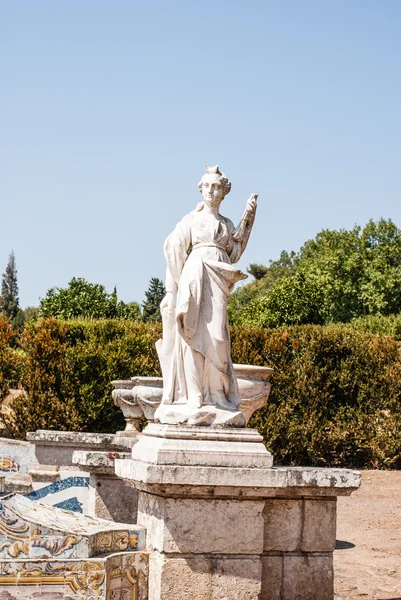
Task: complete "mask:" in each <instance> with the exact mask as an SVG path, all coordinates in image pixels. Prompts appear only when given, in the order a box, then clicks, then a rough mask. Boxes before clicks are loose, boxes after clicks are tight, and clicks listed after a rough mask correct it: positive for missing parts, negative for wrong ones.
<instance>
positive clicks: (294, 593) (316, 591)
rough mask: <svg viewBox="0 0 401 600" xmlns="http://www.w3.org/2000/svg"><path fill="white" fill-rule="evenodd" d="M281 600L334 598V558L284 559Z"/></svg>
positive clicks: (329, 556)
mask: <svg viewBox="0 0 401 600" xmlns="http://www.w3.org/2000/svg"><path fill="white" fill-rule="evenodd" d="M283 569H284V571H283V588H282V596H281V597H280V599H281V600H330V599H332V598H333V594H334V589H333V556H332V555H331V554H326V555H324V554H323V555H322V554H320V555H311V554H309V555H299V556H297V555H292V556H291V555H287V556H284V557H283Z"/></svg>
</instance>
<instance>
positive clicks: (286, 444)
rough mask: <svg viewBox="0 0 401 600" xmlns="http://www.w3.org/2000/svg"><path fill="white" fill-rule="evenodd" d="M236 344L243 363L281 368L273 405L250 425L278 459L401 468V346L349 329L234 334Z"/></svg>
mask: <svg viewBox="0 0 401 600" xmlns="http://www.w3.org/2000/svg"><path fill="white" fill-rule="evenodd" d="M232 338H233V340H232V351H233V358H234V360H235V361H236V362H245V363H246V362H251V363H252V364H260V365H269V366H272V367H273V368H274V369H275V371H274V374H273V375H272V378H271V382H272V390H271V394H270V397H269V401H268V404H267V406H266V407H264V408H263V409H261V410H259V411H258V412H257V413H256V414H255V415H254V416H253V417H252V419H251V422H250V426H251V427H257V428H258V429H259V431H260V433H262V435H263V436H264V439H265V441H266V445H267V447H268V449H269V450H271V452H272V453H273V454H274V457H275V459H276V461H278V462H282V463H284V464H292V465H296V464H303V465H321V466H350V465H354V466H365V467H373V468H377V467H380V468H391V467H393V468H394V467H395V468H396V467H400V466H401V402H400V399H401V356H400V352H401V346H400V344H399V343H398V342H397V341H396V340H394V339H392V338H390V337H381V336H377V335H373V334H370V333H365V332H359V331H353V330H352V329H351V328H349V327H347V326H344V325H333V326H326V327H321V326H313V325H304V326H298V327H289V328H281V329H273V330H258V329H249V330H244V329H240V328H234V329H233V336H232ZM248 357H249V358H250V359H251V360H250V361H248Z"/></svg>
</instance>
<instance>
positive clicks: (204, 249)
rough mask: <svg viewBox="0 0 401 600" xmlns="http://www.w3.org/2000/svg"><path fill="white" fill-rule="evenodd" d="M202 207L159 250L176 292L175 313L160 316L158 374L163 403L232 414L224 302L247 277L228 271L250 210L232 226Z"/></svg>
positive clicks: (243, 239) (244, 237)
mask: <svg viewBox="0 0 401 600" xmlns="http://www.w3.org/2000/svg"><path fill="white" fill-rule="evenodd" d="M203 208H204V204H203V203H201V204H200V205H198V207H197V209H196V210H195V211H193V212H191V213H189V214H188V215H186V216H185V217H184V218H183V219H182V220H181V221H180V222H179V223H178V224H177V226H176V227H175V229H174V231H173V232H172V233H171V234H170V235H169V237H168V238H167V240H166V242H165V245H164V253H165V258H166V263H167V278H170V280H173V281H174V282H175V285H176V288H177V298H176V308H175V311H173V312H172V313H170V314H163V340H159V342H158V345H157V350H158V353H159V358H160V362H161V366H162V372H163V399H162V403H163V404H176V403H177V404H186V405H188V407H192V408H199V407H201V406H202V405H215V406H219V407H221V408H224V409H229V410H235V409H236V407H237V406H238V405H239V403H240V397H239V393H238V386H237V381H236V378H235V374H234V370H233V365H232V360H231V347H230V332H229V325H228V317H227V300H228V297H229V296H230V293H231V291H232V289H233V287H234V284H235V283H236V282H237V281H239V280H240V279H245V278H246V277H247V276H246V275H245V274H244V273H242V272H241V271H240V270H239V269H237V268H235V267H234V266H232V263H235V262H237V261H238V260H239V258H240V256H241V254H242V252H243V251H244V249H245V246H246V243H247V241H248V238H249V234H250V230H251V228H252V224H253V220H254V211H253V213H252V212H251V213H249V211H248V212H247V211H245V214H244V217H243V219H242V221H241V223H240V225H239V226H238V227H237V229H234V226H233V224H232V222H231V221H230V220H229V219H227V218H225V217H222V216H221V215H219V216H218V218H216V217H215V216H213V215H210V214H205V213H206V211H204V210H203Z"/></svg>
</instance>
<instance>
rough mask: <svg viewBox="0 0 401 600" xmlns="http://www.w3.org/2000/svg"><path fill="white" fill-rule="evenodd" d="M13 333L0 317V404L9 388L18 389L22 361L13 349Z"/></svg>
mask: <svg viewBox="0 0 401 600" xmlns="http://www.w3.org/2000/svg"><path fill="white" fill-rule="evenodd" d="M15 337H16V334H15V331H14V330H13V327H12V325H11V323H10V321H9V320H8V319H7V317H5V316H3V315H0V402H1V401H3V400H4V399H5V397H6V396H7V394H8V392H9V389H10V387H15V388H16V387H18V382H19V380H20V377H21V369H22V366H23V359H22V356H21V353H20V352H19V351H18V349H16V348H15V347H14V344H15Z"/></svg>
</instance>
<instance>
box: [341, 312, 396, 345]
mask: <svg viewBox="0 0 401 600" xmlns="http://www.w3.org/2000/svg"><path fill="white" fill-rule="evenodd" d="M350 327H352V328H353V329H356V330H357V331H369V332H370V333H375V334H377V335H390V336H391V337H393V338H395V339H396V340H398V341H401V314H398V315H388V316H384V315H371V316H369V317H359V318H358V319H354V320H353V321H351V322H350Z"/></svg>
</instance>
